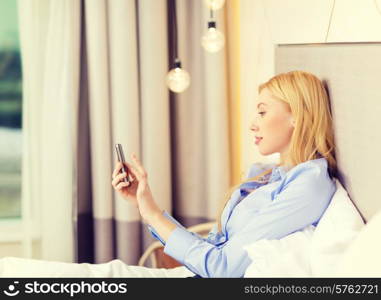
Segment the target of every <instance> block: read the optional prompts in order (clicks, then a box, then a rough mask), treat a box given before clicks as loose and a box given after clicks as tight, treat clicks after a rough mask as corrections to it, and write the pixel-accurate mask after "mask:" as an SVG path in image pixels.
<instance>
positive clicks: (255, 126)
mask: <svg viewBox="0 0 381 300" xmlns="http://www.w3.org/2000/svg"><path fill="white" fill-rule="evenodd" d="M249 129H250V130H252V131H258V126H257V125H255V123H254V122H253V123H251V125H250V128H249Z"/></svg>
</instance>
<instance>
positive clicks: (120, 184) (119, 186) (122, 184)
mask: <svg viewBox="0 0 381 300" xmlns="http://www.w3.org/2000/svg"><path fill="white" fill-rule="evenodd" d="M129 185H130V184H129V183H128V182H120V183H119V184H117V186H116V187H115V188H116V189H117V190H120V189H121V188H123V187H126V186H129Z"/></svg>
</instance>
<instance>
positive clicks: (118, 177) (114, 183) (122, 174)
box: [111, 173, 127, 187]
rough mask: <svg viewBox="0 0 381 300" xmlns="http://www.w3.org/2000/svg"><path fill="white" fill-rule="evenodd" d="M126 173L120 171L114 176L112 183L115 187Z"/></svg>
mask: <svg viewBox="0 0 381 300" xmlns="http://www.w3.org/2000/svg"><path fill="white" fill-rule="evenodd" d="M126 176H127V174H126V173H121V174H119V175H117V176H115V178H114V179H113V180H112V182H111V183H112V185H113V186H114V187H115V186H116V185H117V184H118V182H119V181H121V180H122V179H123V178H124V177H126Z"/></svg>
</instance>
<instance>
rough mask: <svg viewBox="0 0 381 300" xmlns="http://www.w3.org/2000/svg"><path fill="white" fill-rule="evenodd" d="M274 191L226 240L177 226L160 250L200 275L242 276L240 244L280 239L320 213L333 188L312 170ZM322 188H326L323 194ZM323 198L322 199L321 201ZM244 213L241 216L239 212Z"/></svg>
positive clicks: (245, 258)
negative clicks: (215, 241) (210, 238)
mask: <svg viewBox="0 0 381 300" xmlns="http://www.w3.org/2000/svg"><path fill="white" fill-rule="evenodd" d="M300 175H302V176H298V177H297V178H295V179H294V180H293V181H291V182H290V183H289V184H287V185H286V186H285V187H284V188H283V190H282V191H281V192H280V193H279V194H277V196H276V197H275V198H274V199H273V201H272V202H271V204H270V205H268V206H266V207H264V208H262V209H261V210H259V211H253V212H252V213H251V212H250V211H249V212H248V214H247V215H246V216H248V222H247V223H246V224H247V225H246V226H245V227H243V228H242V229H241V230H240V231H238V232H237V233H236V234H235V235H234V236H232V237H231V238H230V239H229V240H228V241H226V243H224V244H223V245H220V246H215V245H213V244H210V243H208V242H207V241H203V240H201V239H199V238H198V237H197V236H195V235H193V234H191V233H190V232H188V231H186V230H184V229H183V228H181V227H177V228H175V229H174V231H172V233H171V234H170V236H169V238H168V240H167V243H166V245H165V247H164V252H165V253H166V254H168V255H170V256H172V257H173V258H175V259H176V260H177V261H179V262H180V263H182V264H183V265H185V266H186V267H187V268H188V269H189V270H191V271H192V272H193V273H196V274H198V275H200V276H201V277H242V276H243V275H244V273H245V270H246V268H247V267H248V266H249V264H250V263H251V260H250V258H249V257H248V255H247V252H246V250H245V249H244V246H246V245H248V244H250V243H253V242H255V241H257V240H260V239H265V238H266V239H280V238H282V237H284V236H286V235H288V234H291V233H292V232H295V231H298V230H301V229H303V228H304V227H306V226H308V225H310V224H312V223H314V222H315V221H316V220H317V219H319V218H320V217H321V215H322V214H323V212H324V210H325V208H326V207H327V206H328V203H329V201H325V200H324V199H325V198H324V197H327V198H330V197H331V196H332V195H333V192H334V191H333V190H332V189H330V188H327V183H326V182H322V181H321V180H320V181H319V176H316V175H317V174H316V172H310V173H308V172H306V173H302V174H300ZM322 185H323V186H322ZM322 190H324V191H327V193H326V194H325V193H324V192H323V194H322ZM321 200H323V201H321ZM243 217H244V216H243Z"/></svg>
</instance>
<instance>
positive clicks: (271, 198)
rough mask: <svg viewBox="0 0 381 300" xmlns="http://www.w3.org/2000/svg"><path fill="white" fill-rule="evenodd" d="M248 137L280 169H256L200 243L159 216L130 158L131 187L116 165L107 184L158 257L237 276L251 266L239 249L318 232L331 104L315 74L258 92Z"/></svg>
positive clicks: (332, 168) (202, 271)
mask: <svg viewBox="0 0 381 300" xmlns="http://www.w3.org/2000/svg"><path fill="white" fill-rule="evenodd" d="M256 109H257V114H256V118H255V119H254V120H253V123H252V126H251V128H250V129H251V130H252V131H253V132H254V134H255V139H256V140H255V143H256V145H257V146H258V148H259V151H260V153H261V154H263V155H269V154H272V153H276V152H278V153H280V164H278V165H276V166H274V167H273V168H270V169H268V170H265V172H262V171H264V167H267V166H265V165H261V164H258V163H257V164H254V165H253V166H252V167H251V168H250V170H249V174H248V177H249V178H248V179H247V180H246V181H245V182H244V183H242V184H239V185H238V186H236V187H233V188H232V191H234V192H233V193H232V194H231V197H229V198H228V199H227V200H228V202H226V205H225V207H224V210H223V211H222V213H221V214H220V217H219V218H218V219H217V221H218V225H217V226H215V228H214V229H213V230H212V231H211V232H210V233H209V236H208V238H206V239H205V238H202V237H200V236H198V235H197V234H194V233H192V232H189V231H187V230H186V228H184V227H183V226H182V225H180V224H179V223H178V222H177V221H176V220H174V219H173V218H172V217H171V216H170V215H168V214H167V212H165V211H162V210H161V209H160V207H159V206H158V205H157V203H156V202H155V200H154V197H153V195H152V193H151V191H150V188H149V185H148V180H147V173H146V171H145V170H144V168H143V166H142V164H141V163H140V161H139V160H138V158H137V157H136V156H134V155H133V156H132V159H133V164H129V163H126V166H127V167H128V169H129V170H130V172H131V174H132V180H133V181H132V184H131V186H129V183H124V182H123V181H122V179H123V178H124V177H125V176H126V174H125V173H122V174H119V175H118V173H119V171H120V169H121V167H122V164H120V163H119V164H117V165H116V167H115V170H114V173H113V181H112V185H113V186H114V188H115V189H116V190H118V191H119V192H120V194H121V195H122V196H123V197H125V198H126V199H127V200H130V201H132V202H133V203H134V204H135V205H137V207H138V208H139V211H140V214H141V216H142V218H143V219H144V220H145V222H146V223H147V224H148V228H149V229H150V231H151V232H152V234H153V235H154V236H155V237H156V238H157V239H159V240H160V241H161V242H162V243H163V245H165V247H164V252H165V253H166V254H168V255H170V256H171V257H173V258H175V259H176V260H177V261H179V262H180V263H181V264H183V265H184V266H185V267H186V268H187V269H189V270H190V271H192V273H194V274H197V275H199V276H200V277H242V276H243V275H244V272H245V270H246V268H247V267H248V266H249V264H250V263H251V261H250V259H249V257H248V255H247V253H246V252H245V250H244V249H243V246H245V245H248V244H250V243H252V242H254V241H256V240H259V239H280V238H282V237H285V236H286V235H289V234H291V233H292V232H295V231H298V230H301V229H303V228H304V227H306V226H308V225H311V224H312V225H316V224H317V223H318V221H319V219H320V217H321V216H322V214H323V213H324V211H325V209H326V208H327V206H328V204H329V202H330V200H331V198H332V196H333V194H334V192H335V190H336V186H335V183H334V181H333V176H334V175H335V173H336V160H335V154H334V137H333V130H332V116H331V112H330V106H329V99H328V95H327V93H326V90H325V88H324V86H323V84H322V82H321V81H320V80H319V79H318V78H317V77H316V76H314V75H312V74H310V73H307V72H303V71H293V72H288V73H284V74H279V75H277V76H275V77H273V78H271V79H270V80H269V81H268V82H266V83H264V84H262V85H260V87H259V98H258V102H257V103H256Z"/></svg>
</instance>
